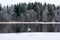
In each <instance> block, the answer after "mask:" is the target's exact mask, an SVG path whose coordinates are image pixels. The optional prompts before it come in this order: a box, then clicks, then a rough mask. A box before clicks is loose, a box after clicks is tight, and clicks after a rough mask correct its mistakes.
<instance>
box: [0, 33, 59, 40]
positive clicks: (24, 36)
mask: <svg viewBox="0 0 60 40" xmlns="http://www.w3.org/2000/svg"><path fill="white" fill-rule="evenodd" d="M0 40H60V33H43V32H42V33H40V32H34V33H33V32H32V33H31V32H30V33H8V34H0Z"/></svg>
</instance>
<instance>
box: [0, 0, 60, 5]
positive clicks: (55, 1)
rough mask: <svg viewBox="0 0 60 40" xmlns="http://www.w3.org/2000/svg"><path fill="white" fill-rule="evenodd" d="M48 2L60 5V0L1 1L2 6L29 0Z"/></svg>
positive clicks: (31, 0)
mask: <svg viewBox="0 0 60 40" xmlns="http://www.w3.org/2000/svg"><path fill="white" fill-rule="evenodd" d="M36 1H37V2H42V3H44V2H46V3H51V4H55V5H60V0H0V3H1V4H2V6H6V5H11V4H17V3H19V2H20V3H24V2H26V3H29V2H36Z"/></svg>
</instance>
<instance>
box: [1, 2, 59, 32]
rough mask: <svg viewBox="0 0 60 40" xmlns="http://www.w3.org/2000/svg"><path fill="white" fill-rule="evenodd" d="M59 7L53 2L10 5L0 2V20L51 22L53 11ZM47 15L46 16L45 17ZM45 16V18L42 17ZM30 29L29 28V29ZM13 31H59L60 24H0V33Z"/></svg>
mask: <svg viewBox="0 0 60 40" xmlns="http://www.w3.org/2000/svg"><path fill="white" fill-rule="evenodd" d="M57 9H60V6H55V5H54V4H46V3H44V4H42V3H40V2H35V3H28V4H26V3H19V4H14V5H11V6H8V5H7V6H3V7H2V6H1V4H0V22H8V21H9V22H10V21H20V22H41V21H44V22H52V20H53V19H54V17H55V15H54V11H55V10H57ZM46 14H47V15H46ZM46 16H47V17H46ZM44 17H46V18H44ZM45 19H47V20H46V21H45ZM30 29H31V30H30ZM10 32H12V33H14V32H60V25H52V24H49V25H48V24H47V25H45V24H15V25H14V24H11V25H9V24H7V25H6V24H5V25H3V24H0V33H10Z"/></svg>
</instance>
